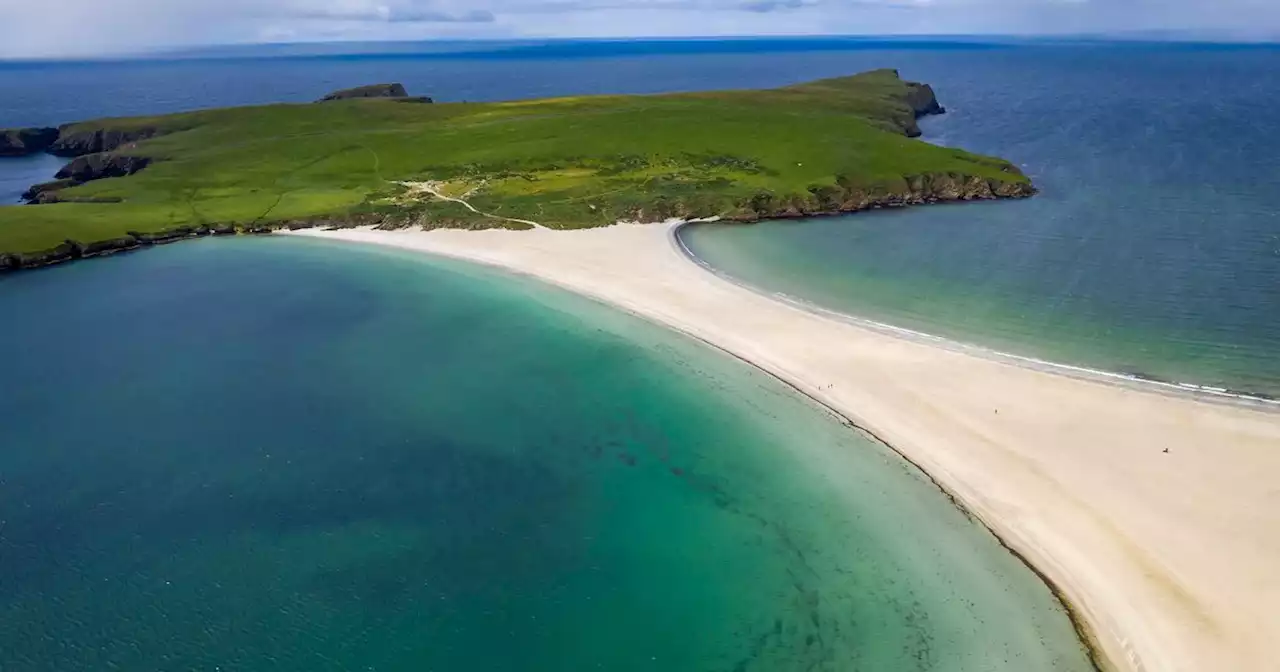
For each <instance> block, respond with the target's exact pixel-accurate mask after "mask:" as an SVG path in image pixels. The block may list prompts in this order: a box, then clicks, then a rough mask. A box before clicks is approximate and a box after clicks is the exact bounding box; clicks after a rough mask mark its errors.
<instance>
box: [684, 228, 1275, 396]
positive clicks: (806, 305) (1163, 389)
mask: <svg viewBox="0 0 1280 672" xmlns="http://www.w3.org/2000/svg"><path fill="white" fill-rule="evenodd" d="M714 221H716V220H696V221H688V222H686V221H672V222H668V223H667V224H666V225H668V226H670V238H671V244H672V245H673V246H675V248H676V249H677V250H678V251H679V252H680V253H681V254H683V255H684V256H685V257H687V258H688V259H689V261H690V262H692V263H694V264H697V265H698V266H700V267H702V268H703V269H704V270H706V271H707V272H708V273H711V274H713V275H715V276H717V277H719V278H721V279H723V280H725V281H726V282H730V283H733V284H735V285H737V286H739V287H741V288H743V289H745V290H748V291H750V292H754V293H756V294H759V295H761V296H765V297H768V298H770V299H773V300H775V301H779V302H782V303H786V304H788V305H791V306H795V307H796V308H799V309H801V310H804V311H806V312H809V313H813V314H815V315H818V316H819V317H825V318H827V319H832V320H838V321H841V322H847V323H848V324H852V325H854V326H857V327H861V328H863V329H869V330H872V331H876V332H880V333H882V334H885V335H886V336H891V337H895V338H905V339H909V340H914V341H916V342H919V343H924V344H926V345H934V346H937V347H940V348H947V349H949V350H953V351H955V352H959V353H963V354H967V355H971V356H974V357H983V358H987V359H991V360H993V361H997V362H1005V363H1009V364H1014V365H1017V366H1023V367H1026V368H1029V369H1034V370H1037V371H1041V372H1044V373H1052V374H1056V375H1060V376H1068V377H1072V378H1079V379H1081V380H1088V381H1093V382H1098V383H1106V384H1111V385H1119V386H1124V387H1132V388H1134V389H1137V390H1141V391H1145V392H1151V393H1157V394H1169V395H1174V396H1180V397H1187V398H1193V399H1196V400H1198V401H1203V402H1206V403H1222V404H1231V405H1240V406H1247V407H1251V408H1257V409H1259V410H1265V411H1274V412H1280V398H1272V397H1267V396H1260V395H1258V394H1251V393H1249V392H1241V391H1237V390H1229V389H1226V388H1220V387H1209V386H1206V385H1197V384H1195V383H1186V382H1179V381H1176V380H1161V379H1158V378H1153V377H1150V376H1144V375H1141V374H1132V373H1122V372H1119V371H1108V370H1106V369H1095V368H1090V367H1087V366H1080V365H1076V364H1067V363H1065V362H1058V361H1053V360H1048V359H1040V358H1038V357H1032V356H1029V355H1019V354H1015V353H1012V352H1005V351H1003V350H996V349H994V348H989V347H986V346H982V345H978V344H976V343H970V342H966V341H958V340H955V339H952V338H948V337H946V336H938V335H936V334H930V333H928V332H924V331H919V330H916V329H909V328H907V327H899V326H896V325H893V324H889V323H887V322H878V321H876V320H872V319H868V318H865V317H859V316H857V315H852V314H849V313H842V312H840V311H837V310H832V309H829V308H824V307H823V306H821V305H818V304H816V303H813V302H810V301H806V300H804V299H798V298H796V297H794V296H791V295H788V294H782V293H779V292H771V291H769V290H767V289H764V288H762V287H759V286H756V285H753V284H751V283H749V282H746V281H745V280H742V279H741V278H738V277H735V276H733V275H731V274H729V273H726V272H724V271H721V270H720V269H718V268H716V267H715V266H712V265H711V264H710V263H709V262H707V261H705V260H703V259H702V258H701V257H699V256H698V255H697V253H695V252H694V251H693V250H691V249H689V246H688V245H686V244H685V242H684V240H683V239H682V238H681V237H680V230H681V229H684V228H685V227H686V226H690V225H694V224H703V223H710V222H714Z"/></svg>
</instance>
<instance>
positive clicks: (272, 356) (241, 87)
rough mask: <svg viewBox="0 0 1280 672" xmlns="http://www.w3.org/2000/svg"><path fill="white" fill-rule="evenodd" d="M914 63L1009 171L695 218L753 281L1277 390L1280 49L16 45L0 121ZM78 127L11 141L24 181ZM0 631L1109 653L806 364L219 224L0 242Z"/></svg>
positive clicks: (766, 657)
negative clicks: (776, 370) (936, 190)
mask: <svg viewBox="0 0 1280 672" xmlns="http://www.w3.org/2000/svg"><path fill="white" fill-rule="evenodd" d="M878 67H896V68H899V69H900V70H901V71H902V72H903V74H904V75H905V76H907V77H909V78H913V79H919V80H923V81H928V82H931V83H932V84H933V85H934V86H935V87H936V88H937V90H938V92H939V95H940V97H941V98H942V102H943V103H944V104H945V105H947V106H948V108H949V109H950V110H951V112H950V114H948V115H946V116H944V117H940V118H936V119H930V120H928V121H927V122H926V123H925V124H924V128H925V131H926V134H927V136H926V139H928V140H930V141H933V142H938V143H942V144H950V145H957V146H961V147H965V148H968V149H971V150H975V151H979V152H985V153H990V154H996V155H1001V156H1005V157H1007V158H1010V159H1012V160H1014V161H1016V162H1018V163H1019V164H1021V165H1022V166H1023V167H1024V169H1025V170H1026V171H1027V172H1028V173H1029V174H1030V175H1032V177H1033V178H1034V179H1035V180H1036V182H1037V184H1038V185H1039V186H1040V187H1041V188H1042V190H1043V193H1042V194H1041V195H1040V196H1037V197H1036V198H1034V199H1031V200H1028V201H1023V202H1017V203H998V204H974V205H964V206H955V207H951V206H945V207H934V208H921V209H914V210H909V211H897V212H878V213H868V214H861V215H857V216H854V217H846V218H832V219H824V220H812V221H806V222H785V223H765V224H761V225H757V226H750V227H710V226H708V227H694V228H691V229H688V230H686V232H685V234H684V238H685V241H686V243H687V244H688V245H689V246H690V247H691V248H692V249H693V250H694V251H695V252H696V253H697V254H698V255H700V256H701V257H702V258H704V259H705V260H707V261H709V262H710V263H712V264H713V265H714V266H716V267H717V268H718V269H719V270H721V271H724V272H726V273H729V274H731V275H734V276H736V277H738V278H740V279H743V280H744V281H746V282H748V283H751V284H754V285H757V286H759V287H761V288H762V289H764V290H766V291H773V292H780V293H785V294H788V295H790V296H793V297H796V298H799V299H801V300H805V301H810V302H813V303H816V304H819V305H823V306H828V307H832V308H835V309H838V310H842V311H846V312H850V313H853V314H857V315H861V316H865V317H870V318H873V319H878V320H882V321H887V322H891V323H893V324H897V325H901V326H906V327H910V328H915V329H920V330H923V331H926V332H930V333H935V334H940V335H944V336H949V337H953V338H957V339H960V340H964V341H971V342H975V343H979V344H983V345H988V346H992V347H996V348H998V349H1002V350H1007V351H1011V352H1017V353H1023V354H1029V355H1033V356H1039V357H1045V358H1049V359H1055V360H1060V361H1064V362H1070V363H1078V364H1084V365H1087V366H1094V367H1099V368H1105V369H1110V370H1116V371H1124V372H1130V373H1136V374H1140V375H1144V376H1148V377H1156V378H1166V379H1170V380H1181V381H1190V382H1196V383H1200V384H1207V385H1215V386H1221V387H1228V388H1232V389H1240V390H1249V391H1252V392H1257V393H1263V394H1280V341H1278V340H1277V338H1278V337H1277V334H1280V291H1278V290H1277V288H1278V287H1280V238H1278V236H1280V220H1278V217H1280V215H1277V212H1278V209H1277V208H1276V207H1275V205H1274V202H1273V201H1272V198H1273V196H1272V194H1271V191H1273V188H1272V187H1273V185H1274V184H1276V183H1277V182H1280V158H1277V157H1280V153H1277V152H1275V151H1274V148H1275V146H1276V144H1277V139H1278V138H1280V130H1278V129H1280V126H1278V124H1280V122H1278V121H1277V120H1276V118H1275V116H1274V115H1273V114H1270V111H1271V110H1274V109H1276V107H1277V103H1278V102H1280V100H1277V98H1280V81H1278V80H1280V74H1278V73H1280V48H1277V47H1274V46H1266V45H1263V46H1238V45H1169V44H1138V43H1097V42H1070V43H1064V42H1029V41H1003V42H990V41H985V42H984V41H974V40H950V41H937V40H866V39H856V38H822V39H779V40H730V41H712V40H693V41H666V42H663V41H657V42H655V41H649V42H618V41H578V42H549V43H537V42H528V43H483V44H477V43H473V44H441V43H433V44H403V45H394V46H385V45H380V46H374V45H340V46H333V45H326V46H316V47H262V48H255V49H227V50H216V51H209V52H199V53H190V54H183V55H180V57H174V58H166V59H150V60H123V61H96V62H8V63H6V62H0V88H2V89H3V90H4V92H5V95H4V96H0V127H8V126H25V125H49V124H58V123H63V122H68V121H75V120H80V119H87V118H94V117H101V116H114V115H130V114H152V113H159V112H169V111H176V110H184V109H194V108H199V107H211V106H221V105H233V104H253V103H264V102H274V101H280V100H285V101H306V100H311V99H314V98H316V97H318V96H320V95H322V94H323V93H325V92H326V91H328V90H331V89H335V88H339V87H344V86H352V85H358V84H364V83H368V82H373V81H396V80H399V81H403V82H404V83H406V84H407V85H408V86H409V88H410V90H411V91H412V92H414V93H418V94H423V95H432V96H435V97H436V98H437V99H438V100H446V101H447V100H494V99H508V98H519V97H528V96H543V95H571V94H588V93H614V92H638V93H644V92H656V91H671V90H693V89H708V88H732V87H760V86H774V85H781V84H786V83H791V82H797V81H803V80H806V79H813V78H817V77H826V76H835V75H841V74H849V73H851V72H857V71H861V70H866V69H870V68H878ZM59 163H60V162H59V161H57V160H53V159H50V158H48V157H37V158H33V159H24V160H5V161H0V200H3V201H12V200H14V199H16V198H17V196H18V194H19V193H21V191H22V190H23V189H24V188H25V187H26V186H28V185H30V184H32V183H34V182H39V181H43V180H45V179H48V177H49V176H51V174H52V172H54V170H56V168H57V166H58V165H59ZM0 311H3V314H4V315H5V316H6V322H5V328H4V329H0V352H5V353H6V358H5V360H4V363H5V366H4V374H5V377H4V383H3V385H4V387H3V392H0V670H3V671H4V672H9V670H11V669H12V670H18V671H20V672H27V671H28V670H33V671H37V672H42V671H45V670H50V671H53V670H56V671H59V672H61V671H69V670H71V671H73V670H102V669H113V668H117V669H129V670H178V669H199V670H217V669H221V670H353V669H374V670H413V671H418V670H433V669H434V670H447V671H452V670H463V669H466V670H495V671H498V670H501V671H507V670H557V671H559V670H591V669H606V670H659V669H660V670H699V671H701V670H726V671H734V672H737V671H744V672H745V671H750V670H759V671H773V670H801V669H804V670H863V671H868V672H871V671H875V672H879V671H881V670H890V671H898V670H902V671H904V672H914V671H924V670H929V671H931V672H940V671H955V672H961V671H964V672H968V671H970V670H982V671H1003V670H1009V671H1014V670H1017V671H1025V670H1032V671H1039V670H1069V671H1075V670H1088V669H1090V667H1089V664H1088V661H1087V659H1086V657H1085V655H1084V652H1083V651H1082V650H1081V648H1080V645H1079V643H1078V642H1077V641H1076V639H1075V637H1074V633H1073V631H1072V628H1071V626H1070V623H1069V622H1068V620H1067V618H1066V616H1065V614H1064V613H1063V611H1062V610H1061V608H1060V606H1059V605H1058V604H1057V603H1056V602H1055V601H1054V599H1053V598H1052V596H1051V595H1050V594H1049V592H1048V590H1047V588H1046V587H1045V586H1044V585H1043V584H1041V583H1040V582H1039V581H1038V580H1037V578H1036V577H1035V576H1034V575H1033V574H1032V573H1031V572H1030V571H1029V570H1028V569H1027V568H1025V567H1023V566H1022V565H1021V564H1020V563H1019V562H1018V561H1017V560H1016V559H1014V558H1013V557H1012V556H1011V555H1010V554H1009V553H1008V552H1006V551H1005V550H1004V549H1003V548H1002V547H1001V546H1000V545H999V544H998V543H997V541H996V540H995V539H993V538H992V537H991V536H990V535H989V534H988V533H987V532H986V531H985V530H983V529H982V528H981V527H980V526H979V525H977V524H975V523H974V522H973V521H971V520H969V519H968V518H966V517H965V516H964V515H963V514H962V513H961V512H959V511H958V510H957V509H955V507H953V506H952V505H951V504H950V502H948V501H947V500H946V498H945V497H944V496H943V495H942V494H941V493H940V492H939V491H938V490H937V489H936V488H935V487H933V486H932V485H931V484H930V483H929V482H928V481H927V480H926V479H925V478H924V477H923V476H922V475H920V474H919V473H918V472H916V471H915V470H914V469H912V468H910V467H909V466H908V465H906V464H904V463H903V462H902V461H901V460H900V459H898V458H897V457H895V456H894V455H893V454H892V453H891V452H890V451H889V450H888V449H887V448H885V447H884V446H881V445H879V444H877V443H875V442H873V441H870V440H867V439H865V438H863V437H861V436H860V435H858V434H857V433H856V432H854V431H853V430H851V429H849V428H847V427H845V426H843V425H841V424H840V422H839V421H838V420H836V419H835V418H833V417H831V416H829V415H828V414H827V413H825V412H824V411H822V410H821V409H818V408H815V407H814V406H812V405H810V404H809V403H808V402H806V401H805V400H803V399H802V398H800V397H798V396H797V395H795V394H793V393H792V392H790V391H789V390H788V389H787V388H785V387H784V386H782V385H781V384H780V383H777V382H776V381H774V380H772V379H770V378H768V377H766V376H764V375H763V374H760V373H758V372H756V371H754V370H752V369H749V368H746V367H745V366H744V365H742V364H740V363H738V362H736V361H734V360H731V359H729V358H727V357H726V356H723V355H721V354H719V353H717V352H715V351H712V350H709V349H708V348H706V347H704V346H702V345H699V344H697V343H693V342H690V341H688V340H686V339H684V338H683V337H680V336H677V335H675V334H672V333H668V332H667V331H664V330H662V329H659V328H657V327H653V326H651V325H648V324H647V323H644V322H642V321H639V320H637V319H634V318H631V317H628V316H626V315H623V314H619V313H617V312H615V311H613V310H611V309H607V308H604V307H601V306H598V305H596V304H594V303H591V302H589V301H586V300H583V299H579V298H575V297H573V296H569V295H565V294H563V293H561V292H558V291H555V290H551V289H549V288H545V287H541V286H539V285H536V284H531V283H529V282H527V281H521V280H515V279H512V278H509V277H506V276H503V275H500V274H497V273H494V272H490V271H484V270H480V269H476V268H473V267H470V266H466V265H461V264H457V263H450V262H444V261H439V260H429V259H424V258H419V257H412V256H407V255H404V254H399V253H392V252H386V251H378V250H372V249H362V248H352V247H341V248H339V247H335V246H332V245H329V244H326V243H321V242H316V241H298V240H279V239H235V240H225V239H219V240H205V241H200V242H193V243H184V244H181V245H176V246H170V247H164V248H162V249H156V250H151V251H147V252H146V253H143V254H133V255H127V256H120V257H114V258H110V259H102V260H96V261H93V262H91V263H83V264H74V265H71V266H67V267H63V268H55V269H49V270H46V271H40V272H35V273H23V274H17V275H11V276H7V277H3V278H0Z"/></svg>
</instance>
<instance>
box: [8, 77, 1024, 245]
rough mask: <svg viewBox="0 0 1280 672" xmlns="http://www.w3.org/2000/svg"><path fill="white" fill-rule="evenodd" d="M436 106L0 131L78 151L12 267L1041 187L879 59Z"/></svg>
mask: <svg viewBox="0 0 1280 672" xmlns="http://www.w3.org/2000/svg"><path fill="white" fill-rule="evenodd" d="M406 102H409V103H431V102H432V101H431V99H430V98H425V97H411V96H409V94H408V91H407V90H406V89H405V88H404V87H403V86H402V85H400V84H380V85H372V86H366V87H358V88H355V89H346V90H343V91H338V92H335V93H332V94H330V95H328V96H325V97H324V98H322V99H321V100H320V101H317V102H316V103H309V104H278V105H265V106H253V107H237V108H226V109H215V110H204V111H196V112H187V113H180V114H172V115H165V116H157V117H141V118H127V119H104V120H98V121H89V122H82V123H74V124H68V125H65V126H62V127H59V128H57V129H15V130H11V131H2V132H0V133H2V134H3V136H2V137H5V138H12V140H6V144H5V145H4V147H8V148H10V149H9V150H8V151H9V153H12V154H19V153H30V152H31V151H47V152H49V153H52V154H55V155H58V156H65V157H69V158H72V159H73V160H72V161H71V163H69V164H68V165H67V166H66V167H65V168H64V169H63V170H62V171H61V172H59V174H58V175H57V178H58V179H57V180H56V181H53V182H49V183H45V184H40V185H33V186H32V188H31V189H30V190H28V191H27V194H26V197H27V200H28V201H29V202H30V203H31V205H26V206H20V205H15V206H10V207H0V269H19V268H30V267H37V266H42V265H47V264H51V263H58V262H61V261H67V260H72V259H79V258H84V257H87V256H94V255H98V254H104V253H110V252H114V251H119V250H126V249H133V248H136V247H139V246H145V245H150V244H154V243H157V242H166V241H170V240H178V239H183V238H188V237H195V236H202V235H215V234H234V233H247V232H248V233H252V232H266V231H271V230H275V229H281V228H289V229H297V228H304V227H310V226H315V225H321V224H323V225H326V226H367V225H372V226H378V227H382V228H397V227H407V226H415V227H426V228H446V227H447V228H468V229H485V228H495V227H498V228H530V227H534V226H544V227H547V228H555V229H576V228H589V227H598V226H606V225H611V224H615V223H617V222H620V221H641V222H660V221H665V220H670V219H686V220H688V219H709V218H718V219H721V220H725V221H735V222H749V221H756V220H760V219H769V218H781V217H803V216H811V215H823V214H836V213H848V212H856V211H859V210H866V209H869V208H880V207H897V206H905V205H915V204H922V203H935V202H941V201H960V200H978V199H998V198H1022V197H1026V196H1030V195H1032V194H1034V193H1035V189H1034V187H1033V186H1032V184H1031V182H1030V180H1028V179H1027V178H1026V177H1025V176H1024V175H1023V174H1022V173H1021V172H1020V171H1019V170H1018V169H1017V167H1015V166H1014V165H1012V164H1011V163H1009V162H1007V161H1004V160H1001V159H996V158H991V157H986V156H980V155H976V154H972V153H969V152H965V151H962V150H958V149H951V148H946V147H940V146H936V145H932V144H928V143H925V142H922V141H920V140H917V139H914V138H916V137H917V136H919V135H920V128H919V126H918V125H917V119H918V118H920V117H922V116H924V115H929V114H940V113H943V112H944V111H945V110H944V108H943V107H942V106H941V105H940V104H939V102H938V100H937V97H936V95H935V94H934V91H933V89H932V87H930V86H929V85H926V84H919V83H915V82H909V81H905V80H903V79H902V78H901V77H900V75H899V73H898V72H897V71H894V70H879V71H874V72H868V73H863V74H860V75H854V76H850V77H841V78H836V79H827V80H821V81H815V82H810V83H805V84H799V85H794V86H786V87H782V88H777V89H768V90H744V91H715V92H701V93H678V94H665V95H645V96H620V95H611V96H579V97H562V98H549V99H541V100H518V101H509V102H496V103H434V104H409V105H406V104H403V103H406Z"/></svg>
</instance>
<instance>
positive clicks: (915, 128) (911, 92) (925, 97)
mask: <svg viewBox="0 0 1280 672" xmlns="http://www.w3.org/2000/svg"><path fill="white" fill-rule="evenodd" d="M894 74H897V71H896V70H895V71H894ZM903 84H904V85H906V87H907V93H906V98H905V101H904V102H906V104H907V107H910V108H911V114H912V117H911V118H910V119H906V120H905V123H904V124H903V126H904V130H905V131H906V134H907V137H909V138H918V137H920V135H921V131H920V125H919V124H918V123H917V122H916V120H918V119H919V118H920V117H927V116H929V115H932V114H946V113H947V108H945V107H943V106H942V105H941V104H940V103H938V96H937V94H935V93H934V91H933V87H932V86H929V85H928V84H921V83H920V82H903Z"/></svg>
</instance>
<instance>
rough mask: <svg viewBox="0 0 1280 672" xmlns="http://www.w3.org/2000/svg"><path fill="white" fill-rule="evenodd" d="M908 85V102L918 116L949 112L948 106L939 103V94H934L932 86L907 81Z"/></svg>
mask: <svg viewBox="0 0 1280 672" xmlns="http://www.w3.org/2000/svg"><path fill="white" fill-rule="evenodd" d="M906 85H907V104H908V105H910V106H911V110H912V111H913V112H915V114H916V117H917V118H919V117H924V116H928V115H930V114H946V113H947V108H945V107H943V106H942V105H940V104H939V103H938V96H937V95H936V94H934V92H933V87H932V86H929V85H928V84H921V83H920V82H906Z"/></svg>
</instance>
